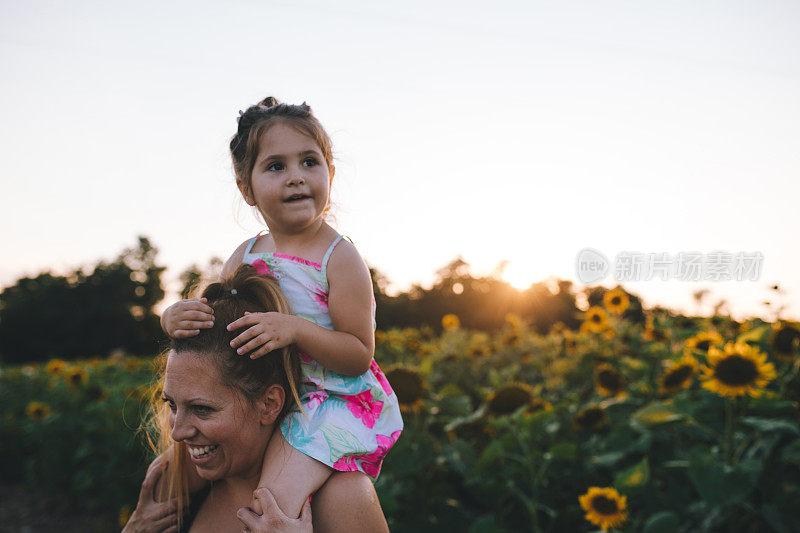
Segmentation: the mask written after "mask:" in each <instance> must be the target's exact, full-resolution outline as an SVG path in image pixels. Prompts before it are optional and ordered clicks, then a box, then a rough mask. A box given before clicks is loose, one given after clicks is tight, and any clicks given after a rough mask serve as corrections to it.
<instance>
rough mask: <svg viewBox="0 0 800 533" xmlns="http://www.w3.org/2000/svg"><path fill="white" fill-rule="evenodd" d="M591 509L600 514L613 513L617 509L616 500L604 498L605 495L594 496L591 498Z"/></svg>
mask: <svg viewBox="0 0 800 533" xmlns="http://www.w3.org/2000/svg"><path fill="white" fill-rule="evenodd" d="M592 509H594V510H595V511H597V512H598V513H600V514H614V513H616V512H617V511H618V510H619V508H618V507H617V501H616V500H612V499H611V498H606V497H605V496H595V497H594V498H592Z"/></svg>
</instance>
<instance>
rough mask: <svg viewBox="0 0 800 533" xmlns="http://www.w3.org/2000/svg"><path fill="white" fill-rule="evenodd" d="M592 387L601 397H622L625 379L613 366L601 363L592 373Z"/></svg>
mask: <svg viewBox="0 0 800 533" xmlns="http://www.w3.org/2000/svg"><path fill="white" fill-rule="evenodd" d="M594 386H595V389H597V393H598V394H600V395H601V396H624V394H625V379H624V378H623V377H622V375H621V374H620V373H619V372H617V369H616V368H614V367H613V366H611V365H609V364H606V363H603V364H601V365H598V367H597V368H596V369H595V371H594Z"/></svg>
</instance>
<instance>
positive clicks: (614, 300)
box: [611, 296, 622, 305]
mask: <svg viewBox="0 0 800 533" xmlns="http://www.w3.org/2000/svg"><path fill="white" fill-rule="evenodd" d="M620 303H622V298H620V297H619V296H614V297H613V298H611V305H619V304H620Z"/></svg>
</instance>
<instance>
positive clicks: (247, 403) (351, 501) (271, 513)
mask: <svg viewBox="0 0 800 533" xmlns="http://www.w3.org/2000/svg"><path fill="white" fill-rule="evenodd" d="M203 297H205V298H206V299H207V303H208V305H210V306H211V307H212V309H213V310H214V316H215V321H214V324H215V325H214V327H212V328H211V329H205V330H202V331H201V333H200V334H199V335H197V336H194V337H190V338H186V339H176V340H173V341H172V345H171V349H170V350H169V353H168V356H167V359H166V365H165V367H164V370H163V372H162V376H163V397H162V400H163V403H162V404H161V407H160V408H159V409H157V411H156V415H155V416H154V419H153V422H154V426H155V427H154V429H155V430H156V433H157V435H158V439H156V441H157V442H158V443H159V444H158V445H156V449H157V451H160V452H161V455H160V456H159V459H157V460H156V461H154V463H153V465H151V467H150V469H149V470H148V474H147V476H146V478H145V481H144V483H143V485H142V492H141V494H140V498H139V504H138V505H137V509H136V511H135V512H134V513H133V515H132V517H131V520H130V521H129V523H128V525H127V526H126V527H125V530H123V531H126V532H129V531H176V532H177V531H189V530H191V531H193V532H195V531H198V532H199V531H238V530H241V529H242V527H243V526H244V527H245V528H246V530H249V531H254V532H255V531H311V515H312V511H313V522H314V524H315V530H316V531H348V532H350V531H388V527H387V525H386V521H385V519H384V517H383V513H382V511H381V509H380V504H379V503H378V500H377V496H376V495H375V491H374V489H373V487H372V485H371V483H370V482H369V480H368V479H367V478H366V477H365V476H363V475H360V474H358V473H357V472H355V473H354V472H349V473H337V474H335V475H333V476H332V477H331V478H330V480H329V481H328V482H327V483H326V484H325V485H324V486H323V487H322V488H321V489H320V490H319V491H318V492H317V493H316V494H315V495H314V498H313V506H312V508H311V510H309V508H308V507H309V506H308V505H306V506H305V507H304V510H303V514H302V515H301V518H300V519H290V518H287V517H286V516H284V515H283V513H281V511H280V509H278V507H277V505H276V504H275V501H274V498H272V495H271V494H269V491H266V490H259V491H256V489H257V485H258V480H259V475H260V472H261V463H262V460H263V457H264V453H265V451H266V448H267V444H268V443H269V440H270V438H271V437H272V433H273V429H274V428H276V427H278V425H279V424H280V421H281V419H282V417H283V416H284V415H285V414H286V413H287V412H288V410H289V409H291V408H292V407H293V406H294V405H295V404H296V402H298V395H297V388H298V384H299V375H300V373H299V363H298V359H297V357H296V356H295V355H294V354H293V353H292V352H291V351H290V350H289V348H284V349H282V350H281V351H280V352H278V351H275V352H273V353H271V354H269V355H268V356H265V357H261V358H259V359H255V360H252V359H250V358H248V357H242V356H239V355H237V354H236V353H235V351H234V350H233V349H232V348H231V347H230V341H231V340H232V339H233V337H234V336H235V334H233V333H231V332H228V331H227V330H226V329H225V325H226V324H229V323H230V322H232V321H233V320H235V319H237V318H239V317H241V316H243V315H244V313H245V312H251V313H252V312H264V311H279V312H289V308H288V305H287V304H286V301H285V299H284V297H283V295H282V294H281V292H280V289H279V288H278V285H277V283H276V282H275V281H274V280H273V279H271V278H268V277H265V276H261V275H258V274H256V273H255V270H254V269H253V268H252V267H250V266H248V265H242V266H240V267H239V269H238V270H237V271H236V272H235V274H234V275H233V277H232V278H230V279H225V280H222V281H221V282H219V283H214V284H212V285H210V286H209V287H208V288H207V289H206V290H205V291H204V292H203ZM162 474H166V475H162ZM209 482H210V483H209ZM254 491H255V492H254ZM190 494H191V496H190ZM156 496H158V497H157V498H156ZM253 496H256V497H258V498H259V499H260V500H261V503H262V506H264V508H265V509H266V511H265V512H264V514H263V515H262V516H259V515H256V514H255V513H253V512H252V511H251V510H250V509H248V505H249V504H250V502H251V500H252V498H253ZM156 499H158V500H162V501H163V500H166V501H164V502H163V503H158V502H156ZM176 509H183V510H184V511H183V512H182V513H180V517H179V516H178V513H177V512H176V511H175V510H176Z"/></svg>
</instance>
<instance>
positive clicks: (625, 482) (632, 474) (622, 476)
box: [614, 457, 650, 493]
mask: <svg viewBox="0 0 800 533" xmlns="http://www.w3.org/2000/svg"><path fill="white" fill-rule="evenodd" d="M649 482H650V467H649V465H648V464H647V457H644V458H643V459H642V460H641V461H639V462H638V463H636V464H635V465H633V466H632V467H630V468H628V469H626V470H623V471H622V472H620V473H619V474H617V475H616V476H615V477H614V488H615V489H617V490H619V491H621V492H626V493H629V492H633V491H632V489H633V490H635V489H639V488H641V487H644V486H645V485H647V484H648V483H649Z"/></svg>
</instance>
